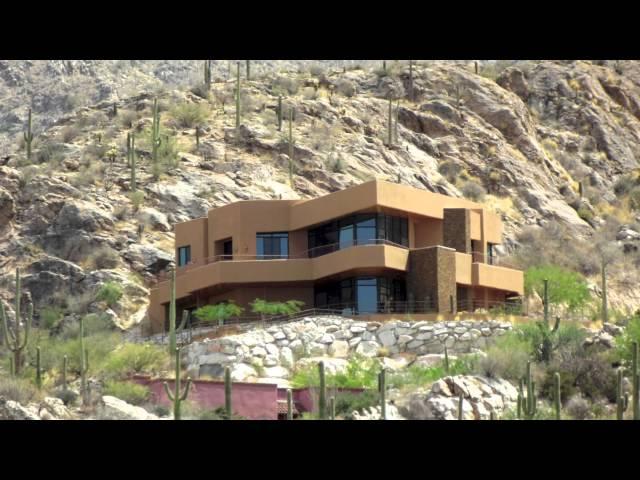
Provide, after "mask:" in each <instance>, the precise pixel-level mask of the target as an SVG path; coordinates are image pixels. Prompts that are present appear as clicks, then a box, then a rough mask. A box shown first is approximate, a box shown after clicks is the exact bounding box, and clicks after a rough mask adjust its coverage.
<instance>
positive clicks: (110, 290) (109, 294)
mask: <svg viewBox="0 0 640 480" xmlns="http://www.w3.org/2000/svg"><path fill="white" fill-rule="evenodd" d="M121 298H122V287H121V286H120V285H119V284H117V283H116V282H107V283H105V284H104V285H102V286H101V287H100V289H99V290H98V293H97V294H96V301H97V302H106V303H107V305H109V307H113V306H114V305H115V304H117V303H118V301H119V300H120V299H121Z"/></svg>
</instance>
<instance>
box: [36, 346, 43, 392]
mask: <svg viewBox="0 0 640 480" xmlns="http://www.w3.org/2000/svg"><path fill="white" fill-rule="evenodd" d="M36 386H37V387H38V389H40V388H42V372H41V371H40V347H36Z"/></svg>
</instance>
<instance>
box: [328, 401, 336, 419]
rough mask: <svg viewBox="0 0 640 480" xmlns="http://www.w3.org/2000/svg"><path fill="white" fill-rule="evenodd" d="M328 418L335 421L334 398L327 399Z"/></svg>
mask: <svg viewBox="0 0 640 480" xmlns="http://www.w3.org/2000/svg"><path fill="white" fill-rule="evenodd" d="M329 418H331V420H335V419H336V397H331V398H330V399H329Z"/></svg>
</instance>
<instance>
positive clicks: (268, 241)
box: [256, 232, 289, 260]
mask: <svg viewBox="0 0 640 480" xmlns="http://www.w3.org/2000/svg"><path fill="white" fill-rule="evenodd" d="M256 253H257V256H258V258H260V259H263V260H271V259H274V258H287V257H288V256H289V234H288V233H287V232H272V233H258V234H257V235H256Z"/></svg>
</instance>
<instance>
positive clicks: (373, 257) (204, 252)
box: [152, 180, 523, 302]
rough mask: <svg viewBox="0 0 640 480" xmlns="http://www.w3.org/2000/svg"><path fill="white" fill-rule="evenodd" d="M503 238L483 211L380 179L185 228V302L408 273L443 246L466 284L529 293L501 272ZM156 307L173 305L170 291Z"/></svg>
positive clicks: (178, 235)
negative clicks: (348, 275) (198, 295)
mask: <svg viewBox="0 0 640 480" xmlns="http://www.w3.org/2000/svg"><path fill="white" fill-rule="evenodd" d="M356 215H357V216H356ZM350 219H352V220H350ZM325 227H326V228H325ZM323 229H324V230H323ZM502 231H503V227H502V222H501V220H500V218H499V217H498V216H497V215H495V214H494V213H491V212H488V211H487V210H486V208H484V207H483V206H482V205H480V204H477V203H474V202H471V201H468V200H465V199H460V198H453V197H448V196H445V195H439V194H435V193H431V192H428V191H426V190H420V189H416V188H413V187H408V186H403V185H397V184H393V183H388V182H384V181H380V180H374V181H370V182H366V183H363V184H360V185H357V186H354V187H351V188H348V189H345V190H342V191H338V192H335V193H331V194H329V195H325V196H323V197H319V198H314V199H309V200H250V201H240V202H236V203H232V204H229V205H225V206H223V207H219V208H215V209H212V210H210V211H209V212H208V216H207V217H203V218H197V219H194V220H191V221H188V222H183V223H179V224H176V225H175V242H176V244H175V246H176V265H178V268H177V275H178V276H179V277H180V281H179V282H177V283H178V286H177V290H178V291H177V296H178V298H180V297H182V296H185V295H188V294H189V293H191V292H194V291H196V290H199V289H203V288H208V287H211V286H215V285H221V284H241V283H256V282H257V283H260V282H299V281H311V282H313V281H315V280H318V279H321V278H324V277H328V276H331V275H336V274H339V273H340V272H342V271H345V272H346V271H352V270H366V269H375V268H378V269H393V270H397V271H406V270H407V258H408V252H409V251H410V250H414V249H421V248H426V247H435V246H444V247H449V248H451V249H454V250H456V257H455V258H456V259H455V263H456V281H457V283H459V284H461V285H477V286H485V287H488V288H495V289H502V290H507V291H511V292H515V293H518V294H522V290H523V278H522V272H521V271H518V270H513V269H509V268H504V267H501V266H496V262H495V257H494V256H493V250H492V248H493V245H496V244H500V243H501V242H502ZM318 232H320V233H318ZM265 237H266V238H265ZM363 239H364V240H363ZM279 242H283V243H282V246H281V245H280V243H279ZM331 242H335V243H331ZM267 250H268V251H267ZM224 260H228V261H224ZM265 260H269V261H265ZM280 260H282V261H280ZM152 298H154V299H157V300H158V301H160V302H164V301H167V299H168V285H166V284H165V282H162V283H160V284H159V285H158V286H157V287H156V288H154V289H152Z"/></svg>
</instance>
